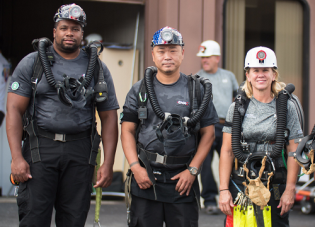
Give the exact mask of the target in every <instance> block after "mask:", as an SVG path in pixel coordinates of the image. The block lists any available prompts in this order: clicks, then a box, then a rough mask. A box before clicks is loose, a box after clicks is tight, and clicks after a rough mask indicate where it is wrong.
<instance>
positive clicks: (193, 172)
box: [187, 166, 200, 176]
mask: <svg viewBox="0 0 315 227" xmlns="http://www.w3.org/2000/svg"><path fill="white" fill-rule="evenodd" d="M187 169H188V170H189V172H190V174H191V175H193V176H197V175H198V174H199V173H200V171H199V169H198V168H197V167H190V166H188V168H187Z"/></svg>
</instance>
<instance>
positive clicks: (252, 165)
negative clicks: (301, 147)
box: [225, 83, 304, 184]
mask: <svg viewBox="0 0 315 227" xmlns="http://www.w3.org/2000/svg"><path fill="white" fill-rule="evenodd" d="M243 84H244V83H243ZM243 84H241V86H240V88H239V90H238V94H237V96H236V98H235V109H234V115H233V122H232V123H230V122H226V124H225V125H226V126H232V150H233V153H234V156H235V163H234V164H235V170H233V172H232V176H233V179H234V178H235V179H239V180H240V179H242V180H243V179H245V173H244V168H243V167H242V166H243V165H244V164H245V165H246V167H247V169H249V177H250V178H251V179H255V178H257V177H258V173H259V170H260V168H261V163H262V159H263V158H264V157H265V156H267V159H266V163H265V164H266V165H265V171H264V172H263V174H262V177H261V180H262V182H263V183H264V184H266V183H267V181H268V178H269V176H270V175H272V177H271V179H270V181H271V180H274V183H275V182H278V181H279V183H285V181H286V170H283V169H285V168H283V167H285V164H283V162H282V160H281V156H284V155H285V154H284V150H285V144H286V143H287V144H288V142H289V141H288V138H289V133H290V131H289V130H288V129H287V128H286V124H287V102H288V99H289V98H290V99H291V100H292V101H293V103H294V104H295V106H296V108H297V109H299V111H297V112H298V113H299V120H300V124H301V125H302V128H303V122H304V115H303V110H302V107H301V104H300V102H299V100H298V98H297V97H296V96H294V95H293V94H292V92H293V91H294V90H295V87H294V85H293V84H288V85H287V86H286V87H285V88H284V89H283V90H282V91H280V92H279V94H278V97H277V99H276V111H277V128H276V138H275V141H245V139H244V137H243V133H242V123H243V119H244V116H245V113H246V110H247V107H248V105H249V102H250V99H249V98H247V96H246V93H245V91H244V90H242V86H243ZM248 142H255V143H256V145H257V144H275V149H274V150H273V151H272V152H269V151H267V150H266V152H253V153H251V152H250V151H249V144H248ZM283 161H284V160H283ZM238 163H240V164H241V165H240V167H238ZM280 169H281V170H280ZM276 170H277V171H276ZM282 170H283V171H282ZM279 171H280V172H279ZM281 172H282V173H281ZM268 174H269V175H268ZM284 175H285V176H284Z"/></svg>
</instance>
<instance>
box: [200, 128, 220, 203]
mask: <svg viewBox="0 0 315 227" xmlns="http://www.w3.org/2000/svg"><path fill="white" fill-rule="evenodd" d="M222 129H223V124H219V123H217V124H215V140H214V141H213V144H212V147H211V149H210V151H209V153H208V155H207V157H206V159H205V160H204V162H203V166H202V169H201V173H200V174H201V175H200V177H201V184H202V191H201V197H202V198H203V199H204V205H205V206H216V205H217V202H216V199H215V197H216V195H218V187H217V184H216V182H215V180H214V177H213V173H212V169H211V168H212V159H213V153H214V150H216V151H217V152H218V155H219V156H220V151H221V146H222V136H223V133H222Z"/></svg>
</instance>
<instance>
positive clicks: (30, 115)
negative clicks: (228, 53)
mask: <svg viewBox="0 0 315 227" xmlns="http://www.w3.org/2000/svg"><path fill="white" fill-rule="evenodd" d="M32 45H33V48H34V49H35V50H37V51H38V55H37V57H36V59H35V63H34V65H33V76H32V78H31V82H32V89H33V93H32V100H31V101H32V102H31V103H30V105H31V108H30V111H26V112H25V114H24V115H23V129H24V133H23V138H22V139H23V140H24V139H25V138H26V133H27V134H28V136H29V142H30V148H31V156H32V162H33V163H35V162H39V161H41V159H40V154H39V145H38V135H43V136H44V137H47V138H52V139H54V140H55V141H62V142H66V141H71V140H78V139H81V138H86V137H91V140H92V150H91V155H90V161H89V163H90V164H91V165H95V164H96V163H95V159H96V155H97V152H98V146H99V143H100V136H99V134H98V133H97V130H96V120H95V103H96V102H104V101H106V100H107V84H106V82H105V80H104V76H103V68H102V63H101V61H100V59H99V58H98V55H99V54H100V53H101V52H102V50H103V46H102V45H101V49H100V51H99V52H98V50H97V45H96V42H92V43H90V44H89V45H88V46H87V47H86V48H85V49H84V51H85V52H86V53H87V54H88V55H89V63H88V67H87V71H86V76H85V77H84V78H83V77H81V78H80V79H79V80H77V79H74V78H70V77H69V76H67V75H64V80H63V81H55V78H54V75H53V74H52V71H51V68H50V67H51V66H52V65H53V62H54V61H55V60H54V55H53V53H51V52H49V51H48V49H47V48H48V47H49V46H51V45H52V42H51V41H50V40H49V39H48V38H40V39H35V40H33V42H32ZM43 73H44V74H45V76H46V79H47V82H48V84H49V85H50V86H52V87H54V88H56V92H57V94H58V98H59V100H60V101H61V102H62V103H63V104H65V105H67V106H70V107H73V108H78V109H80V108H83V107H84V106H85V105H87V104H89V105H92V112H93V113H92V116H93V120H92V128H91V130H89V132H83V133H78V134H75V135H65V134H53V133H50V132H46V131H43V130H41V129H40V128H38V127H37V124H36V120H35V116H34V115H35V98H36V89H37V85H38V83H39V81H40V80H41V77H42V74H43ZM93 77H94V82H95V86H94V88H92V87H89V85H90V83H91V81H92V79H93Z"/></svg>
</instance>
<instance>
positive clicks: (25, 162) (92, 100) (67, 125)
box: [6, 4, 119, 227]
mask: <svg viewBox="0 0 315 227" xmlns="http://www.w3.org/2000/svg"><path fill="white" fill-rule="evenodd" d="M53 21H54V22H55V26H54V29H53V37H54V41H53V43H52V42H51V41H50V40H48V39H47V38H41V39H38V40H34V41H33V46H35V45H36V43H38V45H36V47H37V48H38V52H37V51H36V52H33V53H30V54H29V55H27V56H26V57H24V58H23V59H22V60H21V61H20V63H19V64H18V66H17V67H16V69H15V70H14V73H13V75H12V80H11V84H10V88H9V93H8V101H7V111H8V115H7V118H6V127H7V136H8V141H9V145H10V149H11V155H12V163H11V176H13V178H14V179H12V182H19V190H18V197H17V204H18V211H19V221H20V226H23V227H27V226H34V227H47V226H50V225H51V217H52V212H53V208H55V211H56V215H55V223H56V226H58V227H70V226H77V227H80V226H81V227H83V226H84V225H85V221H86V218H87V215H88V212H89V208H90V200H91V192H92V176H93V173H94V169H95V165H96V155H97V153H98V149H99V143H100V139H102V142H103V150H104V157H105V159H104V163H103V165H101V167H100V168H99V170H98V172H97V182H96V184H95V185H94V187H107V186H109V185H110V184H111V181H112V178H113V164H114V157H115V151H116V146H117V139H118V124H117V109H118V108H119V105H118V101H117V98H116V94H115V88H114V84H113V79H112V76H111V74H110V72H109V70H108V68H107V66H106V65H105V64H104V63H103V62H101V61H100V60H98V58H97V48H96V47H95V46H94V45H93V44H91V45H90V46H89V48H86V49H85V51H83V50H81V49H80V43H81V41H82V40H83V27H84V26H85V25H86V15H85V12H84V11H83V9H82V8H81V7H80V6H78V5H76V4H69V5H63V6H61V7H60V8H59V9H58V10H57V12H56V14H55V16H54V18H53ZM48 56H49V58H48ZM96 66H97V67H96ZM92 67H93V68H92ZM96 69H98V70H96ZM70 76H71V77H70ZM96 79H97V80H96ZM103 88H104V89H103ZM98 91H102V92H98ZM105 94H106V95H105ZM96 109H97V112H98V115H99V117H100V120H101V126H102V127H101V128H102V129H101V138H100V135H99V134H98V132H97V130H96V123H95V110H96ZM22 122H23V123H24V128H23V124H22ZM23 129H24V130H25V131H26V133H27V135H26V137H25V138H24V143H23V147H21V139H22V138H23V136H22V134H23Z"/></svg>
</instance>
